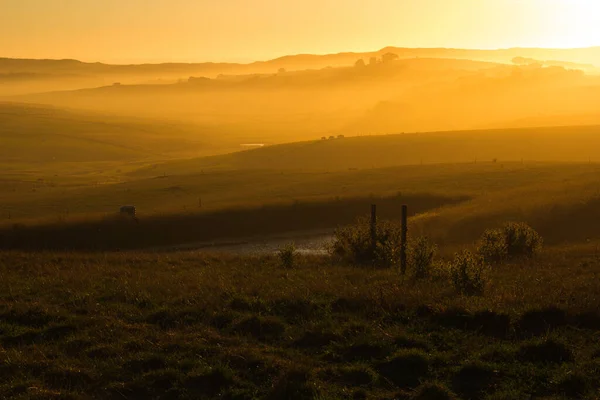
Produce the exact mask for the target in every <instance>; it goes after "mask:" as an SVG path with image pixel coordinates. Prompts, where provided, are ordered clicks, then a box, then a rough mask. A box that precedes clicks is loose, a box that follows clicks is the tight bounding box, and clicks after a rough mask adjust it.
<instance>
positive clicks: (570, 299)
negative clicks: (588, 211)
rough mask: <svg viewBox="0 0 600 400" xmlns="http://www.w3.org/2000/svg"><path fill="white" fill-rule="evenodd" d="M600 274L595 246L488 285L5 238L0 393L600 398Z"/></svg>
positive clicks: (510, 271) (322, 264)
mask: <svg viewBox="0 0 600 400" xmlns="http://www.w3.org/2000/svg"><path fill="white" fill-rule="evenodd" d="M599 275H600V260H599V259H598V258H596V256H595V255H594V254H593V251H592V248H591V247H586V246H581V247H578V248H563V249H551V250H548V251H547V253H546V254H545V255H544V256H543V257H542V258H540V259H538V260H535V261H531V262H523V263H518V264H511V265H502V266H498V267H496V268H494V270H493V271H492V272H491V277H490V279H491V280H490V283H489V285H488V287H487V289H486V292H485V294H484V295H483V296H478V297H463V296H459V295H457V294H456V293H455V292H454V290H453V289H452V287H451V286H450V285H449V284H448V283H447V282H446V281H444V280H432V281H426V282H415V281H413V280H412V279H410V278H408V277H407V278H401V277H399V276H398V274H397V273H396V272H395V271H392V270H365V269H356V268H352V267H349V266H339V265H332V263H331V261H330V260H329V259H327V258H316V257H315V258H310V257H306V258H301V259H300V260H299V261H298V263H297V265H296V267H295V268H293V269H284V268H282V267H281V266H280V265H279V264H278V260H277V258H275V257H270V256H265V257H250V258H229V257H226V256H218V255H206V254H199V253H190V252H188V253H121V254H115V253H106V254H103V253H97V254H59V253H44V254H27V253H15V252H4V253H0V398H115V399H122V398H127V399H136V398H140V399H141V398H144V399H145V398H165V399H171V398H173V399H177V398H183V399H185V398H215V397H219V398H229V399H251V398H272V399H284V398H286V399H287V398H289V399H303V398H308V399H311V398H319V399H330V398H334V399H335V398H357V399H358V398H377V399H392V398H418V399H429V398H435V399H437V398H440V399H445V398H452V396H457V397H459V398H464V399H479V398H489V399H522V398H570V397H580V398H597V396H598V395H599V393H598V388H599V387H600V378H599V377H600V345H599V344H598V332H599V330H600V314H599V313H598V310H599V309H600V297H599V296H598V293H600V279H599V277H600V276H599ZM434 396H437V397H434Z"/></svg>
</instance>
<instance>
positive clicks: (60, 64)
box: [0, 47, 600, 78]
mask: <svg viewBox="0 0 600 400" xmlns="http://www.w3.org/2000/svg"><path fill="white" fill-rule="evenodd" d="M386 53H394V54H396V55H398V57H399V58H400V59H410V58H455V59H469V60H477V61H489V62H500V63H507V64H508V63H511V62H512V59H513V58H515V57H524V58H532V59H540V60H560V61H564V62H571V63H581V64H594V65H599V66H600V47H591V48H582V49H539V48H512V49H499V50H470V49H447V48H401V47H385V48H383V49H381V50H378V51H373V52H364V53H352V52H344V53H338V54H324V55H316V54H298V55H287V56H283V57H280V58H276V59H273V60H267V61H257V62H253V63H249V64H238V63H214V62H205V63H162V64H139V65H135V64H132V65H111V64H103V63H86V62H81V61H78V60H36V59H11V58H0V73H11V72H12V73H14V72H21V73H23V72H29V73H55V74H85V75H110V76H139V75H144V76H154V77H160V76H165V77H167V76H178V77H182V78H183V77H187V76H190V75H204V76H209V77H210V76H213V77H214V76H216V75H218V74H227V73H229V74H241V73H269V72H276V71H277V70H278V69H279V68H286V69H289V70H302V69H320V68H325V67H328V66H331V67H337V66H349V65H352V64H354V63H355V62H356V61H357V60H358V59H361V58H362V59H365V61H368V59H369V58H370V57H381V56H382V55H383V54H386Z"/></svg>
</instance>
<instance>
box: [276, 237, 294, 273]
mask: <svg viewBox="0 0 600 400" xmlns="http://www.w3.org/2000/svg"><path fill="white" fill-rule="evenodd" d="M277 255H278V256H279V261H280V262H281V265H282V266H283V267H284V268H288V269H290V268H294V265H295V264H296V256H297V255H298V252H297V251H296V245H295V244H294V243H288V244H286V245H285V246H283V247H281V248H279V251H278V252H277Z"/></svg>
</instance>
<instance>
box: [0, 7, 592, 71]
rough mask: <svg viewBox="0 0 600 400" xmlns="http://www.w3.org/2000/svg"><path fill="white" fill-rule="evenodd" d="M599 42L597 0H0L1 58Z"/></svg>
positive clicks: (189, 56) (234, 57) (181, 56)
mask: <svg viewBox="0 0 600 400" xmlns="http://www.w3.org/2000/svg"><path fill="white" fill-rule="evenodd" d="M388 45H393V46H405V47H468V48H500V47H517V46H519V47H530V46H532V47H533V46H535V47H584V46H593V45H600V0H0V57H20V58H77V59H82V60H85V61H104V62H119V63H129V62H157V61H250V60H258V59H269V58H274V57H278V56H281V55H286V54H297V53H334V52H341V51H368V50H377V49H380V48H382V47H385V46H388Z"/></svg>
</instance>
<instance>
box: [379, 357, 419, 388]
mask: <svg viewBox="0 0 600 400" xmlns="http://www.w3.org/2000/svg"><path fill="white" fill-rule="evenodd" d="M429 368H430V360H429V356H428V355H427V353H425V352H423V351H421V350H403V351H400V352H399V353H397V354H396V355H395V356H394V357H392V358H391V359H390V360H389V361H386V362H383V363H380V364H379V365H377V371H378V372H379V373H380V374H381V375H382V376H383V377H384V378H386V379H388V380H389V381H390V382H392V383H394V384H395V385H396V386H398V387H400V388H414V387H417V386H418V385H419V383H421V380H423V379H424V378H426V377H427V376H428V375H429Z"/></svg>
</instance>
